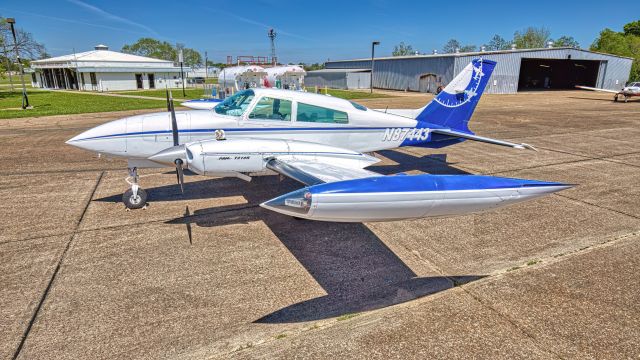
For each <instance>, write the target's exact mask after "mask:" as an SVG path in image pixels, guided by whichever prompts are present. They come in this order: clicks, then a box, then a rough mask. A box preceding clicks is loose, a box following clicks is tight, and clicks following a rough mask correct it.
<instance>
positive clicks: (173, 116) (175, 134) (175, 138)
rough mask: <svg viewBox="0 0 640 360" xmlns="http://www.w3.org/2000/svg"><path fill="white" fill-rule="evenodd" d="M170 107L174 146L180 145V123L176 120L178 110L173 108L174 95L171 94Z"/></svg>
mask: <svg viewBox="0 0 640 360" xmlns="http://www.w3.org/2000/svg"><path fill="white" fill-rule="evenodd" d="M169 105H170V108H171V110H169V111H170V112H171V133H172V134H173V146H178V145H180V140H179V137H178V121H177V120H176V110H175V108H174V107H173V95H172V94H171V92H169Z"/></svg>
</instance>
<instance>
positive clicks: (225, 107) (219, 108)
mask: <svg viewBox="0 0 640 360" xmlns="http://www.w3.org/2000/svg"><path fill="white" fill-rule="evenodd" d="M253 97H254V94H253V90H242V91H239V92H237V93H235V94H234V95H232V96H230V97H228V98H226V99H225V100H224V101H223V102H221V103H220V104H218V105H216V107H214V108H213V109H214V110H215V112H216V113H218V114H222V115H231V116H241V115H242V114H244V112H245V111H246V110H247V107H249V104H251V100H253Z"/></svg>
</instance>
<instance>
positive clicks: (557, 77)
mask: <svg viewBox="0 0 640 360" xmlns="http://www.w3.org/2000/svg"><path fill="white" fill-rule="evenodd" d="M599 69H600V61H599V60H571V59H528V58H523V59H522V61H521V63H520V78H519V80H518V91H526V90H552V89H555V90H562V89H565V90H566V89H575V86H576V85H583V86H592V87H595V86H596V82H597V81H598V70H599Z"/></svg>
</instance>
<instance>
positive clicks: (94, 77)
mask: <svg viewBox="0 0 640 360" xmlns="http://www.w3.org/2000/svg"><path fill="white" fill-rule="evenodd" d="M89 77H90V78H91V85H93V86H98V80H97V79H96V73H94V72H92V73H89Z"/></svg>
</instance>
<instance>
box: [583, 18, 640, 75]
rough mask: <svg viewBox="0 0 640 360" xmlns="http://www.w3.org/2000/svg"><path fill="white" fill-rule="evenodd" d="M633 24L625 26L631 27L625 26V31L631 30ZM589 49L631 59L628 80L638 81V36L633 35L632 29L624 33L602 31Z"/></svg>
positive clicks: (639, 46)
mask: <svg viewBox="0 0 640 360" xmlns="http://www.w3.org/2000/svg"><path fill="white" fill-rule="evenodd" d="M634 23H636V22H632V23H629V24H627V25H631V26H627V25H625V30H628V29H630V28H633V24H634ZM590 49H591V50H593V51H599V52H605V53H609V54H614V55H620V56H627V57H631V58H633V59H634V60H633V63H632V65H631V73H630V75H629V79H630V80H632V81H638V80H640V36H638V35H634V33H633V29H632V30H631V31H625V32H617V31H613V30H611V29H604V30H602V31H601V32H600V35H599V36H598V38H596V39H595V40H594V41H593V44H591V48H590Z"/></svg>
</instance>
